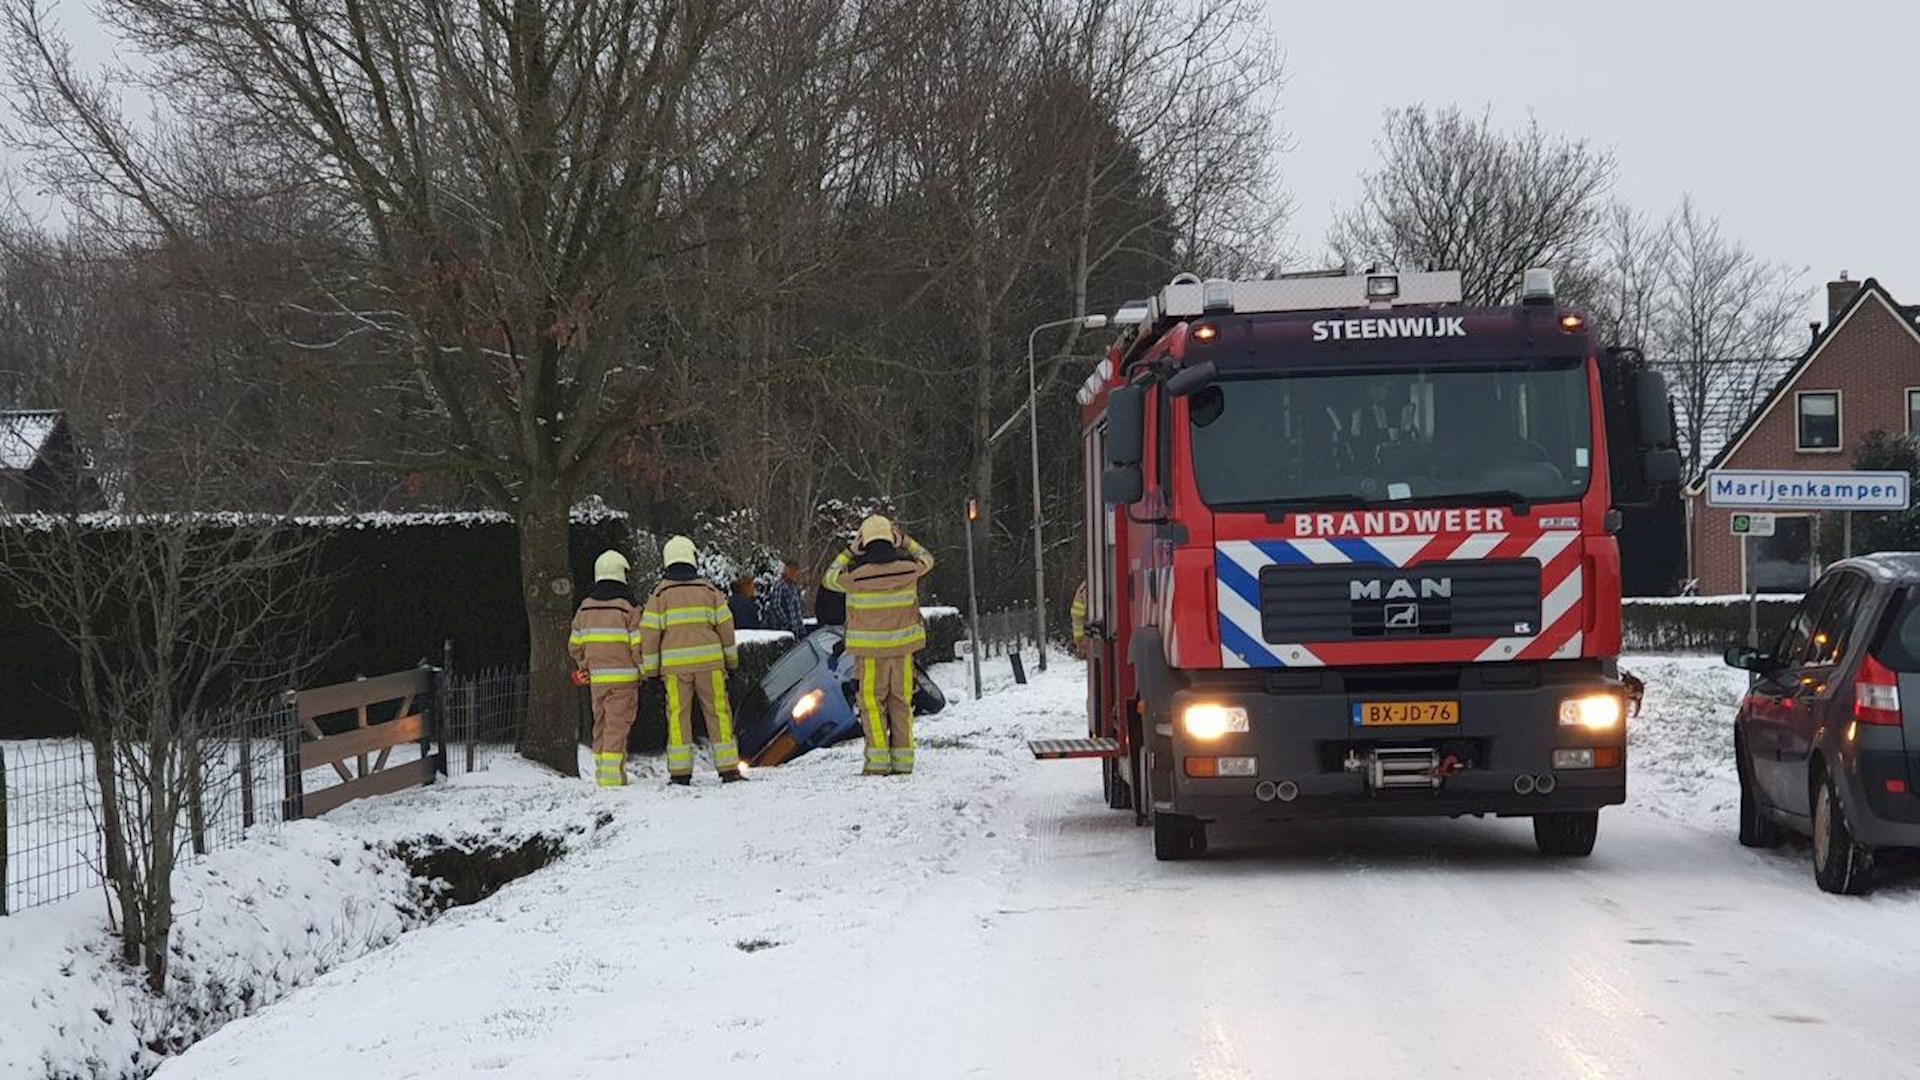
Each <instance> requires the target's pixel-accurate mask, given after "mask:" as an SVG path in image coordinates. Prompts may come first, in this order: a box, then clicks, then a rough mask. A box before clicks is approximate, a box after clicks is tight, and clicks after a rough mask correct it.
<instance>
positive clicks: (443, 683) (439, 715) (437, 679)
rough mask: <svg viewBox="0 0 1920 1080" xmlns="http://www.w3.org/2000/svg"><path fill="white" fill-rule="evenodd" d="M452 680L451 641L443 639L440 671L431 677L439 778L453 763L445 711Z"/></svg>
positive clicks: (449, 769)
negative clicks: (449, 750) (448, 753)
mask: <svg viewBox="0 0 1920 1080" xmlns="http://www.w3.org/2000/svg"><path fill="white" fill-rule="evenodd" d="M452 678H453V639H452V638H443V639H441V641H440V670H439V671H437V672H435V673H434V677H433V734H434V741H435V742H437V743H438V744H439V745H440V764H439V766H438V768H439V772H440V775H441V776H447V775H450V771H451V770H452V768H453V761H452V759H451V758H449V757H448V756H447V724H448V721H449V720H450V719H451V717H450V716H449V714H448V711H447V710H448V704H449V702H450V701H451V700H452V697H453V695H452V693H451V692H450V688H449V686H448V685H447V684H448V683H449V681H451V680H452ZM468 771H472V770H468Z"/></svg>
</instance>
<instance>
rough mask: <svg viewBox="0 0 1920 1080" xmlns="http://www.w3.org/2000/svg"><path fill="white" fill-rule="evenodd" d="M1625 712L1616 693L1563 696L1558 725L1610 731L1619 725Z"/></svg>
mask: <svg viewBox="0 0 1920 1080" xmlns="http://www.w3.org/2000/svg"><path fill="white" fill-rule="evenodd" d="M1626 712H1627V710H1626V708H1625V706H1623V705H1622V704H1621V702H1620V695H1618V694H1586V695H1583V696H1581V697H1570V698H1565V699H1563V700H1562V701H1561V702H1560V726H1561V727H1583V728H1586V729H1587V730H1588V731H1612V730H1613V729H1614V728H1617V727H1619V726H1620V721H1621V720H1622V719H1624V718H1625V717H1626Z"/></svg>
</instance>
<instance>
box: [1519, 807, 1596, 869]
mask: <svg viewBox="0 0 1920 1080" xmlns="http://www.w3.org/2000/svg"><path fill="white" fill-rule="evenodd" d="M1599 836H1600V811H1598V810H1574V811H1569V812H1565V813H1559V814H1535V815H1533V843H1534V846H1536V847H1538V848H1539V849H1540V854H1542V855H1554V856H1560V857H1571V858H1584V857H1586V856H1588V855H1591V854H1593V842H1594V841H1595V840H1596V839H1598V838H1599Z"/></svg>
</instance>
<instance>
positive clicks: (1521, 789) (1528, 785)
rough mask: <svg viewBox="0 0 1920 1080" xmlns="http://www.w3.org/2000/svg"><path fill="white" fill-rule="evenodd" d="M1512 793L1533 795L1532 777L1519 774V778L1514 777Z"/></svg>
mask: <svg viewBox="0 0 1920 1080" xmlns="http://www.w3.org/2000/svg"><path fill="white" fill-rule="evenodd" d="M1513 793H1514V794H1515V795H1531V794H1533V777H1531V776H1528V775H1527V774H1526V773H1521V774H1520V775H1519V776H1516V777H1514V778H1513Z"/></svg>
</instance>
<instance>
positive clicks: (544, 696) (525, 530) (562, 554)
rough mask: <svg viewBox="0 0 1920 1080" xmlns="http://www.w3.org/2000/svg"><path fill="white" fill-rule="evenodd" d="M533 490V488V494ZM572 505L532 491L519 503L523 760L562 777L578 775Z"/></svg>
mask: <svg viewBox="0 0 1920 1080" xmlns="http://www.w3.org/2000/svg"><path fill="white" fill-rule="evenodd" d="M534 487H535V485H529V488H530V489H531V488H534ZM567 504H568V500H567V498H566V496H565V495H564V494H555V493H553V492H551V491H548V492H542V493H539V494H536V493H534V492H533V491H531V490H530V491H529V493H528V494H527V495H526V496H525V497H523V498H522V500H521V503H520V514H519V526H520V584H521V589H522V590H523V593H524V595H525V596H526V601H527V641H528V644H529V653H528V656H527V716H526V720H525V722H524V723H523V724H522V725H521V728H520V747H519V749H520V756H522V757H524V758H526V759H528V760H529V761H537V762H539V763H540V764H542V765H545V766H546V767H547V768H549V769H552V770H553V771H554V772H557V773H560V774H561V775H563V776H578V775H580V751H579V746H580V735H579V719H578V711H579V710H578V708H577V703H576V702H575V700H574V698H575V695H576V693H577V691H576V690H575V689H574V686H573V682H572V680H571V678H570V674H571V672H570V670H569V669H570V668H571V667H572V665H571V663H570V662H569V661H568V659H567V628H568V625H569V623H570V622H571V620H572V617H573V569H572V566H571V564H570V561H569V559H568V555H567V553H568V547H569V545H568V507H567Z"/></svg>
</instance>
